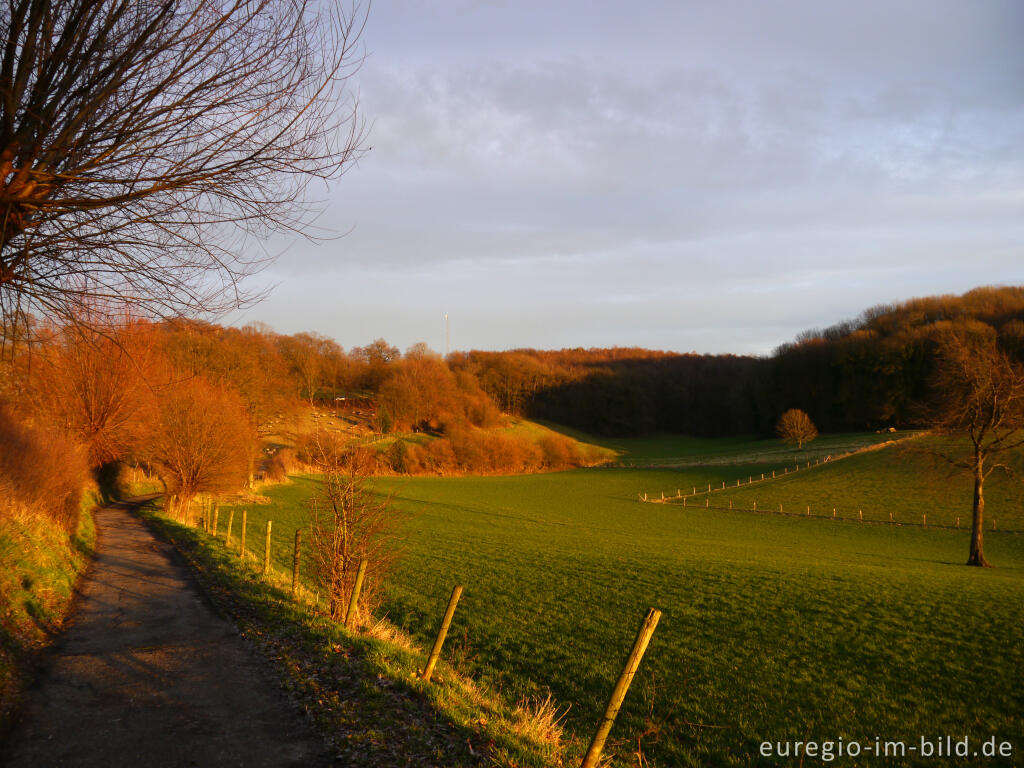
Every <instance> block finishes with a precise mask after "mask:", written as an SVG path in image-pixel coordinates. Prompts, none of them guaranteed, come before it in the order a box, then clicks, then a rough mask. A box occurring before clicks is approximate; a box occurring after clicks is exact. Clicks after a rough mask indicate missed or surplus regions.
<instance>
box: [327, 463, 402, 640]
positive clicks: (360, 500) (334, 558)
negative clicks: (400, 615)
mask: <svg viewBox="0 0 1024 768" xmlns="http://www.w3.org/2000/svg"><path fill="white" fill-rule="evenodd" d="M320 454H321V455H320V461H319V463H320V468H321V469H322V471H323V479H322V482H321V485H320V488H319V490H318V491H317V493H316V494H314V496H313V498H312V499H311V500H310V529H311V530H310V533H311V539H312V541H311V545H312V557H313V573H314V576H315V578H316V581H317V583H318V584H319V585H320V588H321V589H322V590H323V591H324V592H325V593H326V595H327V604H328V611H329V613H330V616H331V618H332V619H335V620H338V619H342V618H344V615H345V611H346V609H347V607H348V603H349V599H350V596H351V593H352V589H353V587H354V585H355V579H356V573H357V571H358V570H359V563H360V562H361V561H362V560H366V575H365V581H364V587H363V590H362V592H361V597H360V600H359V606H358V607H359V610H360V611H365V610H367V607H368V605H369V604H371V603H372V602H373V596H374V593H375V592H376V590H377V588H378V587H379V585H380V577H381V576H382V575H383V574H384V573H385V572H386V571H387V569H388V568H389V566H390V565H391V563H392V561H393V559H394V556H395V551H394V547H393V544H394V522H395V511H394V509H393V508H392V506H391V504H390V502H389V501H388V500H387V499H381V498H380V497H378V496H377V495H376V494H375V493H374V492H373V487H372V485H371V483H370V479H369V473H368V466H367V464H368V462H367V459H366V457H365V456H364V455H363V454H361V453H359V452H358V451H340V450H338V447H337V446H326V445H325V446H321V451H320Z"/></svg>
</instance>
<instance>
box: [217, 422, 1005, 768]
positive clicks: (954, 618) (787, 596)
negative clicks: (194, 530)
mask: <svg viewBox="0 0 1024 768" xmlns="http://www.w3.org/2000/svg"><path fill="white" fill-rule="evenodd" d="M875 437H877V436H865V442H870V441H871V440H873V439H874V438H875ZM688 445H689V448H688V449H687V452H686V453H685V455H683V456H675V457H672V456H665V455H664V454H665V453H667V452H671V449H670V451H666V450H665V446H664V445H661V446H657V445H655V446H647V448H648V455H647V456H645V457H644V458H646V459H660V458H665V459H668V458H677V459H681V461H680V462H679V463H685V462H684V461H682V459H685V461H686V462H691V463H694V456H695V455H696V456H697V458H700V456H699V454H701V451H700V446H699V444H698V443H694V442H690V443H689V444H688ZM705 445H706V448H708V449H709V450H707V451H705V452H704V453H705V454H706V455H705V456H704V458H706V459H708V461H707V465H706V466H691V467H688V468H685V469H638V468H615V469H587V470H577V471H573V472H566V473H553V474H542V475H532V476H518V477H490V478H458V479H441V478H396V479H388V480H387V481H383V480H382V481H380V482H379V483H378V488H379V489H380V490H381V491H383V492H389V493H391V494H393V496H394V501H395V504H396V505H397V506H398V507H399V508H400V509H402V510H404V511H405V512H406V513H408V517H407V518H406V519H405V521H404V523H403V526H402V530H403V546H404V550H405V554H404V556H403V558H402V560H401V561H400V563H399V566H398V567H397V568H396V570H395V572H394V574H393V576H392V579H391V581H390V583H389V584H388V586H387V609H388V611H389V614H390V617H391V619H392V620H393V621H394V622H395V623H397V624H399V625H401V626H404V627H405V628H406V629H407V630H408V631H409V632H410V633H411V634H412V635H413V636H414V637H416V638H418V639H419V640H420V641H421V643H422V644H424V645H427V644H428V643H429V641H430V639H431V637H432V633H433V632H435V631H436V627H437V623H438V621H439V617H440V614H441V613H442V611H443V608H444V604H445V602H446V600H447V596H448V593H449V592H450V589H451V587H452V585H453V584H455V583H461V584H463V585H465V590H466V591H465V595H464V597H463V600H462V602H461V603H460V606H459V610H458V613H457V614H456V619H455V623H454V625H453V629H452V633H451V635H450V636H449V646H448V652H449V658H450V659H451V660H452V661H453V662H454V663H456V664H457V665H459V666H460V667H461V668H462V669H464V670H465V671H467V672H470V673H472V674H473V675H475V676H477V677H479V678H482V679H484V680H486V681H488V682H489V683H491V684H492V685H493V686H494V687H495V688H498V689H500V690H502V691H503V692H504V693H505V694H506V695H507V696H508V697H510V698H511V699H513V700H514V699H518V698H520V697H524V696H537V695H544V694H546V693H547V692H548V691H551V692H552V693H553V695H554V697H555V698H556V699H557V700H558V702H560V704H561V705H563V706H570V705H571V709H569V711H568V713H567V715H566V718H565V723H566V725H567V726H568V727H569V729H570V730H571V731H572V732H573V733H574V734H576V735H577V737H578V738H579V739H580V740H581V741H586V740H587V739H589V737H590V735H591V733H592V730H593V728H594V727H595V724H596V722H597V719H598V718H599V716H600V714H601V712H602V710H603V707H604V704H605V702H606V699H607V696H608V693H609V692H610V690H611V688H612V685H613V684H614V680H615V677H616V676H617V673H618V671H619V668H620V665H621V663H622V661H623V659H624V657H625V655H626V653H627V652H628V650H629V646H630V644H631V642H632V640H633V636H634V634H635V631H636V628H637V625H638V623H639V621H640V620H641V618H642V617H643V615H644V612H645V611H646V609H647V607H648V606H655V607H658V608H661V609H662V610H663V611H664V617H663V618H662V621H661V624H660V625H659V627H658V630H657V632H656V633H655V636H654V639H653V641H652V643H651V646H650V649H649V651H648V654H647V657H646V658H645V660H644V662H643V665H642V666H641V669H640V673H639V674H638V677H637V679H636V680H635V681H634V685H633V689H632V690H631V692H630V695H629V696H628V698H627V700H626V704H625V706H624V708H623V711H622V713H621V715H620V720H619V722H618V723H617V725H616V727H615V729H614V730H613V732H612V739H613V741H614V742H615V744H614V748H613V752H614V754H615V756H616V765H635V764H636V763H637V757H636V755H637V752H638V751H640V752H642V754H643V757H644V759H645V760H648V761H649V764H650V765H658V766H672V765H754V764H758V765H759V764H765V765H769V764H779V763H778V761H772V760H768V759H765V758H760V757H759V756H758V747H759V744H760V742H762V741H764V740H771V741H773V742H774V741H781V740H806V739H819V740H827V739H833V740H838V739H839V738H842V739H844V740H845V741H846V742H849V740H851V739H852V740H858V741H860V742H861V743H863V744H868V743H874V740H875V739H876V738H881V739H883V740H906V741H907V743H908V744H917V743H918V742H919V741H920V738H921V737H922V736H927V737H930V738H935V737H938V736H940V735H951V736H953V737H955V738H962V737H963V736H969V737H970V738H971V739H973V740H975V741H976V742H977V741H980V740H982V739H986V738H988V737H990V736H996V737H998V738H999V739H1000V740H1009V741H1011V742H1012V743H1013V747H1014V757H1013V758H1010V759H1004V760H1003V761H1002V762H1000V760H999V759H994V760H990V761H988V762H987V763H986V764H990V765H1012V764H1015V763H1017V762H1019V761H1020V759H1021V758H1020V755H1021V754H1024V752H1022V750H1024V719H1022V718H1024V692H1022V691H1024V689H1022V685H1021V672H1020V670H1021V669H1022V668H1024V629H1022V627H1024V536H1022V535H1015V534H1010V533H1001V532H997V533H993V534H988V535H987V537H986V552H987V554H988V556H989V559H990V560H992V561H993V562H994V563H995V564H996V565H997V566H998V567H997V568H996V569H993V570H981V569H972V568H967V567H965V566H962V565H961V563H963V562H964V560H965V559H966V555H967V534H966V532H965V531H948V530H936V529H927V530H922V529H920V528H914V527H890V526H875V525H860V524H857V523H843V522H838V523H837V522H832V521H828V520H813V519H812V520H807V519H804V518H799V517H798V518H790V517H780V516H762V515H755V514H750V513H746V512H739V511H732V512H730V511H728V510H715V509H710V510H706V509H703V508H694V507H692V506H690V507H687V508H685V509H684V508H682V507H681V506H677V505H669V504H666V505H661V504H640V503H638V502H637V495H638V493H641V492H645V491H647V492H649V493H653V492H655V491H658V490H666V491H668V490H670V489H675V488H686V487H687V486H690V487H692V486H693V485H700V484H704V485H705V486H706V484H707V483H708V482H711V483H713V484H720V483H721V482H722V481H726V482H727V483H728V482H730V481H732V482H735V479H736V478H737V477H746V476H747V475H748V474H749V472H752V471H753V467H754V466H756V467H757V471H758V473H760V472H761V471H764V470H765V469H766V468H768V470H769V471H770V469H771V468H773V467H776V466H779V467H781V466H782V464H781V463H780V464H778V465H776V464H774V463H768V464H764V463H760V464H757V465H753V464H746V463H742V462H745V461H748V460H749V459H750V457H752V456H763V455H766V454H767V455H771V448H772V446H771V445H770V444H767V443H766V444H762V445H756V444H753V445H747V446H746V447H745V448H742V446H739V445H738V444H732V445H730V446H723V445H721V444H720V443H719V444H717V445H716V444H715V443H707V444H705ZM777 445H778V444H775V446H776V447H777ZM739 448H742V450H739ZM726 449H727V450H728V451H731V454H730V455H731V456H732V458H731V459H730V460H729V461H725V460H724V459H723V461H721V462H718V461H715V460H714V458H715V457H714V455H712V454H714V452H715V451H716V450H717V451H718V454H717V455H718V456H720V457H721V456H722V455H723V454H724V453H726V452H727V450H726ZM659 453H661V454H662V455H661V456H658V455H657V454H659ZM680 453H682V452H680ZM626 458H627V459H628V458H629V457H628V456H627V457H626ZM921 466H922V465H921V462H920V461H918V459H917V458H911V459H907V458H906V456H905V455H904V454H896V453H894V452H892V449H885V450H882V451H878V452H872V453H868V454H864V455H863V456H859V457H856V458H851V459H846V460H844V461H841V462H836V463H835V464H833V465H831V466H829V467H826V468H822V469H816V470H812V471H809V472H806V473H805V474H804V473H801V474H799V475H798V476H795V477H793V478H790V477H787V478H786V479H784V480H776V481H774V483H765V484H763V485H759V486H758V487H757V488H758V490H757V493H758V494H759V498H763V499H765V501H764V502H761V503H767V499H768V497H767V496H763V497H762V496H760V494H762V492H765V493H766V492H767V489H768V488H773V489H779V490H778V493H779V494H780V495H779V497H778V498H780V499H782V498H783V497H785V500H784V501H783V503H784V504H785V503H798V498H799V499H800V503H802V500H803V499H805V498H806V499H811V498H812V495H813V494H814V493H817V494H819V496H820V498H821V499H822V500H823V499H825V497H832V498H834V497H835V496H836V495H841V494H845V495H846V496H847V497H848V498H849V497H850V495H851V494H853V493H854V492H856V494H857V498H858V503H859V504H861V505H863V508H864V509H865V513H866V512H867V510H868V509H869V508H871V509H876V508H877V509H882V510H885V509H888V508H896V509H899V510H901V515H902V514H903V513H904V511H905V513H906V514H907V515H908V516H911V515H913V514H916V509H917V508H916V507H914V506H913V504H915V503H918V502H917V501H916V499H918V497H921V498H923V497H924V496H927V499H926V501H927V503H928V504H931V505H933V506H934V507H938V506H942V508H943V509H947V508H948V509H947V512H946V513H949V514H952V513H953V511H954V510H959V509H960V505H961V504H962V499H961V498H960V490H959V489H960V486H962V485H963V484H964V483H965V482H966V481H965V480H964V479H963V478H960V479H957V480H955V481H954V480H951V479H949V478H945V479H944V482H943V483H938V482H937V481H935V479H934V477H932V478H931V479H927V478H924V477H923V476H922V475H921ZM943 477H944V476H943ZM314 482H315V481H314V480H312V479H298V480H297V481H296V482H295V483H293V484H291V485H284V486H279V487H276V488H272V489H270V490H269V491H268V495H269V496H270V497H271V498H272V500H273V504H272V505H269V506H259V507H250V508H249V519H250V525H251V526H254V527H255V530H257V531H259V530H262V525H263V521H264V520H266V519H268V518H272V519H273V520H274V531H275V534H276V545H275V551H274V557H275V561H276V563H277V565H278V567H279V568H281V569H282V570H283V569H285V568H287V567H289V564H290V553H291V535H292V533H293V531H294V528H295V527H296V526H298V525H302V524H304V520H305V499H306V498H307V497H308V495H309V493H310V492H311V489H312V485H313V483H314ZM969 490H970V489H969V486H967V491H966V493H967V494H968V495H969ZM911 491H913V493H912V492H911ZM728 493H736V494H739V493H741V491H730V492H728ZM915 494H916V495H915ZM712 496H713V497H715V498H716V502H715V503H717V500H718V499H719V498H720V499H725V498H726V496H725V495H722V496H719V495H718V494H713V495H712ZM819 496H814V497H813V498H815V499H818V498H819ZM1011 497H1012V493H1011V491H1010V490H1009V488H1008V486H1007V489H1006V491H1005V492H1001V491H999V490H998V489H996V488H993V491H992V493H991V494H990V500H989V504H990V510H992V514H996V515H998V516H999V517H1000V518H1004V519H1006V520H1010V519H1012V518H1013V516H1014V514H1017V515H1019V512H1017V513H1011V512H1010V511H1008V510H1007V511H1004V510H1003V509H1002V506H1001V505H1004V504H1007V503H1009V502H1008V499H1010V498H1011ZM735 498H736V500H738V499H739V496H736V497H735ZM815 503H817V502H815ZM922 503H924V502H922ZM759 506H760V503H759ZM930 508H932V507H930ZM1016 508H1017V509H1019V504H1018V505H1017V507H1016ZM995 510H998V511H995ZM968 512H969V505H967V506H964V507H963V510H961V511H960V513H961V514H963V515H966V514H968ZM930 514H938V513H930ZM944 514H945V513H944ZM886 517H887V513H886ZM929 519H931V518H929ZM236 524H237V523H236ZM253 530H254V529H253V528H250V542H252V544H251V546H252V548H253V550H256V549H257V548H258V547H259V546H261V541H260V540H259V536H258V535H257V536H254V534H253ZM910 754H912V753H910ZM875 762H877V763H878V764H880V765H887V764H888V765H906V764H915V760H914V759H912V758H911V757H910V756H909V754H908V757H907V758H905V759H902V760H896V761H887V760H883V759H879V760H877V761H871V762H870V764H874V763H875ZM919 762H920V764H922V765H942V764H951V763H950V762H949V761H946V760H936V759H934V758H932V759H924V758H921V759H920V760H919ZM976 762H977V761H971V762H970V764H976ZM792 764H794V765H795V764H797V761H793V762H792ZM806 764H808V765H811V764H816V763H815V762H814V761H812V760H808V761H807V763H806ZM817 764H820V762H819V763H817ZM835 764H837V765H842V764H847V765H850V764H854V763H851V762H849V761H847V762H846V763H844V762H842V761H836V763H835ZM964 764H968V763H964Z"/></svg>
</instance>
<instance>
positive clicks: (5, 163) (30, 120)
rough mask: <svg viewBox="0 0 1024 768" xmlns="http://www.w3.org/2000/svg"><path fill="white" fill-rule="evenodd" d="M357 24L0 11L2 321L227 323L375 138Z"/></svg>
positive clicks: (34, 1) (113, 0) (177, 9)
mask: <svg viewBox="0 0 1024 768" xmlns="http://www.w3.org/2000/svg"><path fill="white" fill-rule="evenodd" d="M364 22H365V13H364V12H363V11H362V10H361V9H360V8H359V7H358V6H356V7H352V8H350V9H348V10H347V11H345V10H341V9H339V7H338V6H336V5H335V4H333V3H332V2H330V0H322V1H321V0H8V1H7V2H4V3H2V4H0V316H2V317H3V318H4V319H5V321H6V319H7V318H10V317H18V316H21V315H22V314H23V313H25V312H35V313H38V314H42V315H49V316H53V317H59V318H64V319H67V318H74V317H75V316H76V315H78V314H79V310H80V309H81V308H82V306H83V305H88V306H89V307H90V308H91V309H92V311H95V308H96V307H97V306H108V307H111V311H113V312H118V311H120V309H121V308H122V307H123V305H124V304H129V305H132V306H134V307H135V311H136V312H137V313H139V314H149V315H166V314H170V313H175V312H183V311H195V310H199V311H218V310H223V309H226V308H228V307H230V306H235V305H238V304H239V303H241V302H243V301H244V300H245V299H246V298H247V297H246V295H245V294H244V293H242V292H241V289H240V287H239V281H240V279H241V278H243V277H244V276H246V275H248V274H250V273H252V272H253V271H255V270H256V269H258V268H259V267H261V266H262V265H263V264H264V263H265V258H264V257H260V256H256V257H254V256H251V255H248V254H247V253H245V252H244V251H243V245H244V243H245V241H246V240H247V238H249V237H253V236H255V237H262V236H264V235H266V234H267V233H269V232H271V231H280V230H289V231H304V229H305V227H306V225H307V224H308V223H309V221H310V217H311V213H312V210H311V208H310V207H309V205H307V204H306V202H305V200H306V191H307V190H306V188H307V186H308V184H309V182H310V180H311V179H314V178H319V179H323V180H327V179H331V178H334V177H336V176H338V175H340V174H341V173H342V172H343V170H344V169H345V168H347V167H348V166H349V165H350V164H351V162H352V161H353V160H354V159H355V157H356V156H357V155H358V153H359V151H360V144H361V141H362V138H363V126H362V123H361V121H360V119H359V117H358V116H357V113H356V104H355V100H354V98H353V97H352V96H351V94H348V95H347V85H348V81H349V80H350V78H351V77H352V75H353V73H354V72H355V70H356V68H357V67H358V65H359V63H360V61H361V56H360V54H359V52H358V50H357V48H356V45H357V41H358V38H359V35H360V32H361V29H362V25H363V23H364Z"/></svg>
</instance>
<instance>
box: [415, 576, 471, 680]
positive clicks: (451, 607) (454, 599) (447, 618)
mask: <svg viewBox="0 0 1024 768" xmlns="http://www.w3.org/2000/svg"><path fill="white" fill-rule="evenodd" d="M460 597H462V586H461V585H457V586H456V587H455V589H453V590H452V596H451V598H449V600H448V609H447V610H446V611H445V612H444V618H443V619H442V620H441V629H440V630H438V633H437V640H435V641H434V647H433V649H431V651H430V658H428V659H427V666H426V667H424V669H423V679H424V680H425V681H426V682H428V683H429V682H430V676H431V675H432V674H433V673H434V665H435V664H437V659H438V657H439V656H440V655H441V646H443V645H444V638H445V636H447V634H448V627H450V626H451V624H452V616H454V615H455V606H457V605H458V604H459V598H460Z"/></svg>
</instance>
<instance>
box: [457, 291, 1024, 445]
mask: <svg viewBox="0 0 1024 768" xmlns="http://www.w3.org/2000/svg"><path fill="white" fill-rule="evenodd" d="M953 333H959V334H961V335H966V336H968V337H972V338H974V339H975V341H977V342H978V343H982V344H996V345H998V346H999V347H1000V348H1002V349H1003V350H1005V351H1006V352H1008V353H1010V354H1011V356H1013V357H1015V358H1016V359H1018V360H1019V359H1022V358H1024V288H1019V287H1006V288H978V289H975V290H973V291H970V292H968V293H966V294H964V295H962V296H936V297H928V298H920V299H911V300H909V301H906V302H902V303H898V304H892V305H883V306H878V307H873V308H871V309H868V310H866V311H865V312H864V313H863V314H862V315H861V316H860V317H858V318H856V319H854V320H850V321H847V322H842V323H839V324H838V325H835V326H832V327H830V328H826V329H824V330H809V331H806V332H804V333H802V334H800V336H798V337H797V339H796V340H795V341H793V342H791V343H787V344H783V345H782V346H780V347H778V348H777V349H776V350H775V352H774V353H773V354H772V355H771V356H768V357H764V358H754V357H737V356H734V355H696V354H689V355H681V354H673V353H668V352H652V351H650V350H643V349H588V350H584V349H571V350H561V351H556V352H549V351H538V350H532V349H525V350H516V351H513V352H478V351H473V352H467V353H457V354H454V355H452V356H451V358H450V360H449V362H450V364H451V366H452V367H453V368H456V369H461V370H466V371H469V372H471V373H472V374H473V375H474V376H475V377H476V378H477V380H478V381H479V382H480V385H481V386H482V387H483V389H484V390H485V391H486V392H487V393H488V394H489V395H490V396H491V397H492V398H494V400H495V401H496V402H497V403H498V404H499V405H500V406H501V408H502V409H503V410H506V411H509V412H512V413H519V414H522V415H525V416H529V417H534V418H542V419H549V420H551V421H555V422H558V423H562V424H567V425H571V426H573V427H577V428H579V429H584V430H587V431H590V432H593V433H597V434H606V435H638V434H644V433H649V432H677V433H683V434H691V435H698V436H707V437H712V436H721V435H733V434H744V433H758V434H762V435H767V434H771V433H772V431H773V428H774V426H775V423H776V422H777V420H778V418H779V414H780V413H782V412H783V411H785V410H787V409H789V408H800V409H802V410H804V411H806V412H807V413H808V414H810V415H811V418H812V419H813V420H814V422H815V423H816V424H817V425H818V427H819V428H821V429H823V430H825V431H843V430H863V429H879V428H884V427H889V426H896V427H912V426H917V425H919V424H921V423H922V422H923V420H924V417H925V414H924V413H923V412H922V410H921V407H922V406H921V403H922V400H923V399H924V398H925V395H926V394H927V390H928V382H929V377H930V375H931V371H932V367H933V363H934V361H935V357H936V354H937V351H938V349H939V347H940V345H941V342H942V339H943V338H944V337H946V336H949V335H950V334H953Z"/></svg>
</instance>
